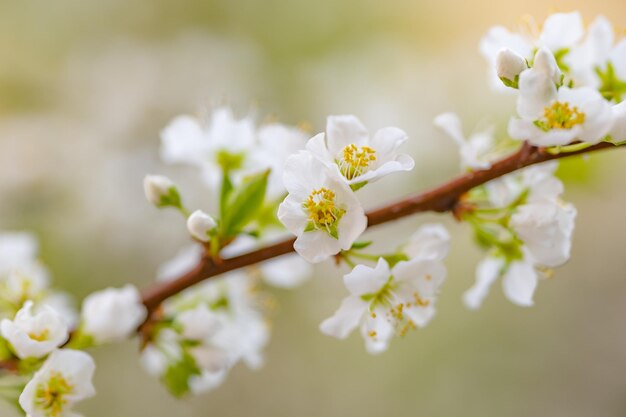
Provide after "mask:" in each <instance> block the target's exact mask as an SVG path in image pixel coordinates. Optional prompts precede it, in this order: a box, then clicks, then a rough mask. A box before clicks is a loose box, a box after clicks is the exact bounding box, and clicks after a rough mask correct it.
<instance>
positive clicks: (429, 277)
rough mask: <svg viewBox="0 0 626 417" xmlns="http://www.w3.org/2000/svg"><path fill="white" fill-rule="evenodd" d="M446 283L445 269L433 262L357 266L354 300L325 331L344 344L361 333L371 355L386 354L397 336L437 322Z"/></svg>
mask: <svg viewBox="0 0 626 417" xmlns="http://www.w3.org/2000/svg"><path fill="white" fill-rule="evenodd" d="M445 277H446V269H445V267H444V266H443V264H442V263H441V262H440V261H436V260H433V259H420V258H415V259H412V260H410V261H402V262H399V263H398V264H396V265H395V266H394V267H393V268H389V264H388V263H387V261H385V260H384V259H383V258H380V259H379V260H378V264H377V265H376V267H375V268H370V267H367V266H364V265H357V266H356V267H355V268H354V269H353V270H352V271H351V272H350V273H349V274H347V275H345V276H344V283H345V285H346V287H347V288H348V290H349V291H350V295H349V296H348V297H347V298H345V299H344V300H343V302H342V303H341V306H340V307H339V309H338V310H337V311H336V312H335V314H334V315H333V316H332V317H330V318H329V319H326V320H325V321H324V322H322V324H321V325H320V330H321V331H322V332H323V333H325V334H327V335H329V336H334V337H337V338H339V339H344V338H346V337H347V336H348V335H349V334H350V333H352V331H353V330H354V329H356V328H357V327H358V328H360V330H361V335H362V336H363V339H364V340H365V347H366V349H367V351H368V352H369V353H372V354H374V353H380V352H383V351H385V350H386V349H387V347H388V345H389V341H390V339H391V337H392V336H393V335H394V333H396V332H398V333H399V334H404V333H405V332H406V331H408V330H410V329H412V328H415V327H416V326H417V327H423V326H425V325H426V324H428V322H429V321H430V320H431V319H432V318H433V316H434V314H435V302H436V299H437V295H438V292H439V288H440V287H441V284H442V283H443V281H444V279H445Z"/></svg>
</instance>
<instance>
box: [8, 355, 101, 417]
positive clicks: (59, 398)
mask: <svg viewBox="0 0 626 417" xmlns="http://www.w3.org/2000/svg"><path fill="white" fill-rule="evenodd" d="M95 369H96V365H95V364H94V361H93V359H92V358H91V356H89V355H88V354H86V353H84V352H81V351H77V350H71V349H61V350H57V351H55V352H53V353H52V354H51V355H50V356H49V357H48V359H47V360H46V362H45V363H44V364H43V366H42V367H41V369H39V370H38V371H37V372H36V373H35V375H34V376H33V378H32V379H31V380H30V381H29V382H28V384H26V387H25V388H24V391H23V392H22V394H21V395H20V398H19V403H20V406H21V407H22V409H23V410H24V411H25V412H26V414H27V415H28V416H29V417H51V416H54V417H78V414H76V413H74V412H73V411H72V408H73V407H74V405H75V404H76V403H78V402H79V401H82V400H84V399H86V398H90V397H93V396H94V395H95V389H94V387H93V383H92V379H93V374H94V371H95Z"/></svg>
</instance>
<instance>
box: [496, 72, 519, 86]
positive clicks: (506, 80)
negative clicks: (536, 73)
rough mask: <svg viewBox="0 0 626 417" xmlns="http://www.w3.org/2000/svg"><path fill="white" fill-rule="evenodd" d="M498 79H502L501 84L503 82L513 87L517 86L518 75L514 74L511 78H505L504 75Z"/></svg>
mask: <svg viewBox="0 0 626 417" xmlns="http://www.w3.org/2000/svg"><path fill="white" fill-rule="evenodd" d="M500 81H502V84H504V85H505V86H506V87H509V88H515V89H518V88H519V75H516V76H515V79H513V80H509V79H508V78H505V77H500Z"/></svg>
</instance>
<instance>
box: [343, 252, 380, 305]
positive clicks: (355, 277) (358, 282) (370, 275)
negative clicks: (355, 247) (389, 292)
mask: <svg viewBox="0 0 626 417" xmlns="http://www.w3.org/2000/svg"><path fill="white" fill-rule="evenodd" d="M390 276H391V272H390V270H389V264H388V263H387V261H385V260H384V259H383V258H379V259H378V263H377V264H376V267H375V268H370V267H368V266H365V265H360V264H359V265H357V266H355V267H354V269H352V271H350V272H349V273H348V274H346V275H344V277H343V282H344V284H345V285H346V288H348V291H350V293H351V294H352V295H354V296H362V295H366V294H374V293H377V292H378V291H380V289H381V288H382V287H383V286H384V285H385V283H387V281H388V280H389V277H390Z"/></svg>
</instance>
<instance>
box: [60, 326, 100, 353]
mask: <svg viewBox="0 0 626 417" xmlns="http://www.w3.org/2000/svg"><path fill="white" fill-rule="evenodd" d="M96 345H97V343H96V340H95V339H94V338H93V336H92V335H90V334H88V333H85V332H84V331H82V329H78V330H77V331H76V333H74V334H73V335H72V338H71V339H70V341H69V342H68V343H67V347H68V348H70V349H77V350H84V349H87V348H90V347H93V346H96Z"/></svg>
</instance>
